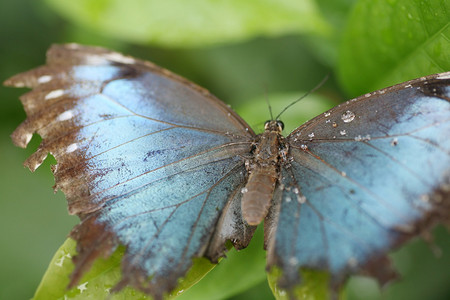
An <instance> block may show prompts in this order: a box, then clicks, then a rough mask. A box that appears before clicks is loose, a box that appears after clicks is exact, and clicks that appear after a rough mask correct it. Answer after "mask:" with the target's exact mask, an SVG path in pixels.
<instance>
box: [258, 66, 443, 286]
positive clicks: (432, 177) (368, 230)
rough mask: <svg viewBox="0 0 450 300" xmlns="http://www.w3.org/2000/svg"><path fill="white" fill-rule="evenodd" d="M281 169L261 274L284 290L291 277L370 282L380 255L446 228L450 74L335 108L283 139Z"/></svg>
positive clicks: (384, 275)
mask: <svg viewBox="0 0 450 300" xmlns="http://www.w3.org/2000/svg"><path fill="white" fill-rule="evenodd" d="M286 139H287V141H288V144H289V147H290V149H289V160H290V163H288V164H286V165H285V166H284V167H283V168H282V174H281V184H280V185H279V187H278V189H277V191H276V195H275V197H274V202H275V204H274V206H273V207H272V210H271V212H270V214H269V216H268V217H267V219H266V224H265V226H266V235H267V236H266V247H267V248H268V266H269V267H271V266H278V267H280V268H281V270H282V271H283V276H282V278H281V281H280V285H281V286H283V287H285V288H291V287H293V286H294V285H296V284H298V282H299V280H300V275H299V270H300V268H310V269H319V270H328V271H329V272H330V273H331V276H332V277H331V278H332V281H333V284H335V285H339V284H340V283H342V281H343V280H344V279H345V278H346V277H348V275H350V274H353V273H360V274H368V275H372V276H375V277H377V278H378V279H379V281H380V282H385V281H387V280H389V279H391V278H392V277H393V276H394V275H395V274H394V273H393V271H392V269H391V268H390V264H389V261H388V259H387V257H386V254H387V252H388V251H389V250H391V249H393V248H395V247H396V246H399V245H400V244H401V243H402V242H404V241H406V240H408V239H409V238H411V237H412V236H415V235H417V234H419V233H421V232H422V231H424V230H426V229H428V228H430V227H431V226H432V225H434V224H436V223H438V222H446V223H448V222H449V219H450V207H449V200H450V196H449V195H450V188H449V186H450V73H443V74H436V75H431V76H428V77H426V78H421V79H417V80H413V81H410V82H406V83H403V84H400V85H396V86H393V87H390V88H387V89H384V90H380V91H377V92H374V93H370V94H366V95H364V96H361V97H359V98H356V99H353V100H350V101H348V102H346V103H343V104H341V105H339V106H337V107H335V108H333V109H331V110H329V111H327V112H325V113H324V114H322V115H320V116H318V117H316V118H314V119H313V120H311V121H308V122H307V123H305V124H304V125H302V126H301V127H299V128H297V129H296V130H294V131H293V132H292V133H291V134H290V135H289V136H288V137H287V138H286Z"/></svg>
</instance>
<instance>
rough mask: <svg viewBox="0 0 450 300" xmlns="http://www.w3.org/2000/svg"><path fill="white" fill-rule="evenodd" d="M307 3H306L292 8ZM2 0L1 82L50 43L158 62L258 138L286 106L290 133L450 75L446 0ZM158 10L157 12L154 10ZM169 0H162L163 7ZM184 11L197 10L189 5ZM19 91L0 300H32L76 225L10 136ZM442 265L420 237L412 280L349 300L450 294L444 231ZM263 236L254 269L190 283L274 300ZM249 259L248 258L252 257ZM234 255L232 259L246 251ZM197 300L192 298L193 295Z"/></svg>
mask: <svg viewBox="0 0 450 300" xmlns="http://www.w3.org/2000/svg"><path fill="white" fill-rule="evenodd" d="M300 2H301V3H302V5H298V4H296V3H300ZM118 3H119V2H118V1H112V0H111V1H108V0H101V1H100V0H95V1H93V0H85V1H81V0H80V1H73V0H72V1H68V0H47V1H32V0H15V1H9V0H6V1H0V55H1V56H0V81H3V80H5V79H6V78H8V77H9V76H12V75H14V74H16V73H18V72H21V71H25V70H28V69H30V68H33V67H36V66H38V65H41V64H43V63H44V62H45V51H46V49H47V48H48V47H49V46H50V45H51V44H52V43H63V42H78V43H83V44H93V45H101V46H106V47H109V48H112V49H114V50H117V51H121V52H124V53H127V54H130V55H133V56H136V57H139V58H143V59H147V60H151V61H153V62H155V63H156V64H158V65H161V66H163V67H165V68H167V69H169V70H171V71H173V72H175V73H178V74H180V75H182V76H184V77H186V78H188V79H189V80H191V81H194V82H195V83H197V84H199V85H201V86H203V87H205V88H207V89H209V90H210V91H212V92H213V93H214V94H215V95H217V96H218V97H219V98H221V99H222V100H224V101H225V102H227V103H229V104H230V105H232V107H233V108H234V109H236V110H237V111H238V113H240V114H241V115H242V116H243V117H244V119H246V120H247V121H248V123H249V124H250V125H251V126H252V127H253V128H255V129H256V130H257V131H258V130H261V126H262V124H263V122H264V121H265V120H266V119H268V118H269V113H268V109H267V105H266V102H265V98H268V99H269V101H270V102H271V104H272V107H273V109H274V112H275V113H276V112H279V111H280V110H281V109H282V108H283V107H285V106H286V105H287V103H289V102H290V101H292V100H294V99H296V98H298V97H300V96H301V95H302V94H304V93H305V92H306V91H309V90H311V89H312V88H313V87H314V86H315V85H316V84H317V83H318V82H320V81H321V80H322V79H323V78H324V77H325V76H326V75H327V74H329V75H330V79H329V80H328V81H327V83H326V84H325V85H324V86H323V87H322V88H321V89H320V90H319V91H318V92H317V93H315V95H313V96H311V97H308V99H305V100H304V101H302V102H301V103H299V104H297V105H296V106H295V107H293V108H291V109H290V110H289V111H288V112H287V113H286V114H285V115H284V116H283V119H284V120H285V123H286V125H287V128H288V129H287V131H289V129H292V128H295V127H296V126H298V125H300V124H301V123H302V122H304V121H305V120H307V119H309V118H311V117H313V116H315V115H317V114H319V113H321V112H322V111H324V110H326V109H327V108H330V107H332V106H334V105H336V104H338V103H340V102H342V101H344V100H345V99H348V98H350V97H353V96H357V95H359V94H362V93H365V92H369V91H372V90H374V89H377V88H381V87H384V86H388V85H391V84H395V83H398V82H401V81H405V80H407V79H412V78H415V77H419V76H423V75H428V74H431V73H437V72H443V71H448V70H450V44H449V43H450V42H449V40H450V34H449V32H450V26H449V20H450V16H449V15H448V14H449V12H450V7H449V4H448V3H447V2H446V1H438V0H435V1H412V0H408V1H406V0H404V1H401V0H399V1H395V0H390V1H388V0H386V1H378V0H377V1H368V0H361V1H356V0H338V1H331V0H329V1H327V0H317V1H313V0H311V1H288V0H284V1H270V0H266V1H237V0H236V1H212V0H210V1H208V0H204V1H200V0H196V1H181V0H180V1H177V0H171V1H164V2H163V1H149V0H133V1H120V3H128V5H127V6H126V7H123V6H121V5H119V4H118ZM155 3H156V4H155ZM161 3H164V5H162V4H161ZM186 3H189V5H186ZM24 92H25V90H19V89H11V88H5V87H0V99H1V100H0V101H1V104H0V166H1V167H0V299H28V298H31V297H32V296H33V294H34V291H35V290H36V288H37V286H38V284H39V281H40V279H41V277H42V276H43V274H44V272H45V270H46V268H47V265H48V263H49V262H50V259H51V258H52V256H53V254H54V253H55V252H56V250H57V249H58V247H59V246H60V245H61V244H62V243H63V242H64V241H65V239H66V236H67V234H68V232H69V231H70V229H71V228H72V227H73V225H74V224H76V223H77V218H76V217H74V216H69V215H68V214H67V209H66V204H65V200H64V196H63V195H62V193H61V192H58V193H57V194H56V195H54V194H53V190H52V189H51V186H52V185H53V178H52V175H51V172H49V165H50V164H51V163H54V161H52V159H51V158H50V159H48V160H47V161H46V163H44V165H43V166H41V168H39V169H38V170H37V171H36V172H35V174H31V173H30V172H29V171H28V170H26V169H25V168H23V167H22V162H23V161H24V160H25V159H26V158H27V157H28V156H29V155H30V154H31V153H32V152H33V150H34V149H36V147H37V146H38V144H39V137H38V136H35V137H34V138H33V140H32V143H31V145H30V146H29V147H28V148H27V149H25V150H23V149H19V148H16V147H14V146H13V145H12V142H11V140H10V138H9V135H10V134H11V133H12V131H13V130H14V129H15V127H17V126H18V125H19V124H20V122H22V121H23V120H24V119H25V114H24V112H23V109H22V107H21V104H20V102H19V101H18V97H19V96H20V95H21V94H22V93H24ZM433 233H434V236H435V243H436V244H437V246H439V247H440V248H441V249H442V250H443V254H442V255H441V257H440V258H436V257H435V256H434V255H433V254H432V251H431V250H430V247H428V246H427V245H426V244H425V243H424V242H423V241H419V240H415V241H412V242H411V243H409V245H408V246H407V247H403V248H402V249H400V250H399V251H397V252H396V253H395V254H394V258H395V265H396V266H397V267H398V269H399V270H400V272H401V273H402V274H404V280H403V281H401V282H399V283H394V284H391V285H390V286H389V287H388V288H387V289H386V290H385V291H384V294H383V295H381V296H380V292H379V290H378V288H377V287H376V284H375V282H374V281H372V280H370V279H365V278H362V277H358V278H353V279H351V280H350V287H349V288H348V289H347V296H348V298H349V299H378V298H380V297H382V298H383V299H423V298H429V299H449V298H450V287H449V284H448V282H450V235H449V234H448V231H446V230H445V229H444V228H442V227H439V228H437V229H436V230H435V231H434V232H433ZM261 248H262V241H261V239H260V238H259V239H258V238H257V239H255V240H254V241H253V242H252V244H251V249H250V250H248V251H254V252H249V253H251V254H248V255H249V257H253V258H254V259H253V260H249V259H247V260H245V259H244V262H242V261H240V262H237V263H235V265H234V266H233V265H232V264H228V265H227V260H224V261H223V262H222V263H221V264H220V265H219V267H217V268H216V269H215V270H213V272H214V274H208V276H207V277H206V278H205V279H204V281H203V282H201V283H200V284H201V285H202V286H200V287H199V286H196V287H195V288H197V290H199V291H200V292H198V293H200V294H202V295H204V296H205V297H206V299H214V298H216V299H221V298H232V297H233V299H273V297H274V296H273V295H272V294H271V292H270V289H269V287H268V285H267V281H266V277H265V274H264V252H263V251H262V250H261ZM245 251H247V250H244V251H243V252H245ZM235 254H236V253H231V254H230V257H231V258H230V259H228V261H232V259H233V257H234V256H236V257H239V256H240V255H244V254H243V253H237V255H235ZM189 293H192V294H193V295H194V296H192V298H193V299H198V297H197V296H195V293H196V291H195V290H192V291H190V292H188V293H187V294H186V296H185V297H188V296H189V295H188V294H189Z"/></svg>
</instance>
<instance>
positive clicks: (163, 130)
mask: <svg viewBox="0 0 450 300" xmlns="http://www.w3.org/2000/svg"><path fill="white" fill-rule="evenodd" d="M6 84H7V85H14V86H28V87H33V90H32V91H31V92H29V93H27V94H25V95H24V96H22V97H21V101H22V103H23V104H24V107H25V110H26V113H27V120H26V121H25V122H24V123H22V124H21V125H20V126H19V128H18V129H17V130H16V131H15V132H14V133H13V135H12V137H13V140H14V142H15V143H16V144H17V145H19V146H22V147H25V146H26V145H27V143H28V141H29V140H30V138H31V136H32V134H33V133H35V132H37V133H38V134H39V135H41V136H42V138H43V140H42V144H41V145H40V147H39V149H38V150H37V151H36V152H35V153H34V154H33V155H32V156H31V157H30V158H29V159H28V160H27V161H26V163H25V164H26V165H27V166H28V167H29V168H30V169H31V170H35V169H36V168H37V167H38V166H39V165H40V164H41V163H42V161H43V160H44V159H45V157H46V156H47V154H48V153H51V154H52V155H54V157H55V158H56V160H57V165H56V166H55V167H54V168H53V172H54V175H55V179H56V184H55V188H57V189H61V190H62V191H63V192H64V193H65V195H66V198H67V200H68V204H69V211H70V212H71V213H72V214H77V215H79V216H80V218H81V220H82V222H81V223H80V224H79V225H78V226H77V227H75V228H74V230H73V231H72V233H71V236H72V237H73V238H75V239H76V240H77V242H78V244H77V251H78V253H79V254H78V255H77V257H76V258H75V260H74V261H75V265H76V268H75V271H74V273H73V276H72V285H73V284H75V283H76V281H77V280H79V278H80V277H81V275H82V274H83V272H84V271H86V270H87V269H88V268H89V266H90V265H91V264H92V262H93V260H94V259H95V258H97V257H98V256H108V255H109V254H111V253H112V252H113V251H114V250H115V249H116V247H117V246H118V245H119V244H122V245H125V246H126V248H127V250H126V254H125V256H124V258H123V262H122V270H123V278H122V281H121V282H120V283H119V284H118V286H117V288H121V287H124V286H125V285H132V286H133V287H135V288H137V289H140V290H143V291H145V292H147V293H150V294H152V295H153V296H154V297H156V298H161V297H162V295H163V294H164V293H166V292H168V291H170V290H171V289H173V288H174V287H175V286H176V284H177V279H178V278H180V277H182V276H183V275H185V273H186V271H187V270H188V269H189V267H190V266H191V265H192V258H194V257H200V256H208V257H209V258H211V259H212V260H213V261H216V260H217V258H218V257H219V256H221V255H223V252H224V251H225V250H224V249H225V246H224V243H225V241H226V240H227V239H231V238H233V242H234V244H235V246H236V247H240V248H242V247H245V246H246V245H247V244H248V242H249V241H250V238H251V236H252V234H253V229H252V228H250V227H248V226H246V225H244V224H243V221H242V218H240V217H239V216H240V198H241V193H240V189H241V188H242V184H243V182H244V181H245V176H246V171H245V167H244V162H243V159H242V157H243V156H244V155H245V154H246V153H248V152H249V151H250V147H251V140H252V137H253V136H254V133H253V131H252V130H251V129H249V128H248V126H247V125H246V123H245V122H244V121H243V120H242V119H241V118H240V117H239V116H237V115H236V114H235V113H234V112H233V111H232V110H231V109H229V108H228V107H227V106H226V105H225V104H223V103H222V102H220V101H219V100H217V99H216V98H214V97H213V96H212V95H211V94H209V92H207V91H206V90H203V89H201V88H200V87H197V86H196V85H194V84H192V83H190V82H188V81H187V80H185V79H183V78H181V77H178V76H176V75H173V74H172V73H170V72H168V71H166V70H164V69H161V68H159V67H157V66H155V65H153V64H151V63H148V62H143V61H140V60H137V59H134V58H131V57H126V56H123V55H121V54H118V53H115V52H110V51H107V50H104V49H101V48H94V47H84V46H79V45H75V44H71V45H61V46H58V45H57V46H53V47H52V48H51V49H50V50H49V52H48V53H47V64H46V65H45V66H43V67H40V68H38V69H35V70H31V71H29V72H26V73H23V74H19V75H17V76H15V77H13V78H11V79H10V80H8V81H7V82H6ZM236 203H237V204H238V205H237V204H236ZM217 224H218V225H217ZM216 226H217V229H216ZM210 242H211V243H210Z"/></svg>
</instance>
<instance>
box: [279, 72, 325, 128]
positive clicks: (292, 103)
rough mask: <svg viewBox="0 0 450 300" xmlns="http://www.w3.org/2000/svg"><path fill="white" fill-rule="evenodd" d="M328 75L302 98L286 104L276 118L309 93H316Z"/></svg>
mask: <svg viewBox="0 0 450 300" xmlns="http://www.w3.org/2000/svg"><path fill="white" fill-rule="evenodd" d="M328 77H330V75H329V74H327V75H326V76H325V77H324V78H323V79H322V81H320V82H319V84H318V85H316V86H315V87H314V88H313V89H312V90H310V91H308V92H306V93H305V94H304V95H303V96H301V97H300V98H298V99H297V100H295V101H293V102H291V103H290V104H289V105H288V106H286V107H285V108H284V109H283V110H282V111H281V112H280V113H279V114H278V115H277V117H276V118H275V120H278V118H279V117H280V116H281V115H282V114H283V113H284V112H285V111H286V110H287V109H288V108H289V107H291V106H292V105H294V104H296V103H297V102H299V101H300V100H302V99H304V98H306V97H307V96H308V95H309V94H311V93H314V92H315V91H317V90H318V89H320V88H321V87H322V85H324V83H325V82H326V81H327V80H328ZM270 114H271V115H272V112H270ZM272 120H273V119H272Z"/></svg>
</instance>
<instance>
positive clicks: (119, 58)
mask: <svg viewBox="0 0 450 300" xmlns="http://www.w3.org/2000/svg"><path fill="white" fill-rule="evenodd" d="M105 57H106V58H107V59H109V60H112V61H115V62H119V63H123V64H134V63H136V60H135V59H134V58H132V57H127V56H123V55H121V54H119V53H108V54H106V55H105Z"/></svg>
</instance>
